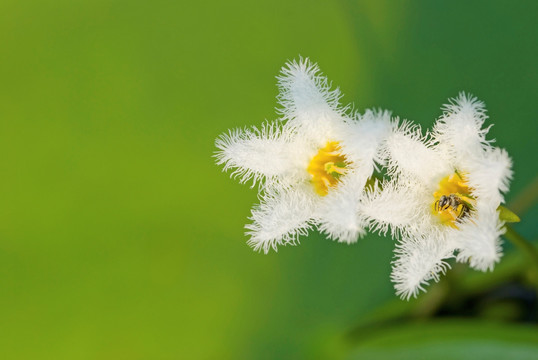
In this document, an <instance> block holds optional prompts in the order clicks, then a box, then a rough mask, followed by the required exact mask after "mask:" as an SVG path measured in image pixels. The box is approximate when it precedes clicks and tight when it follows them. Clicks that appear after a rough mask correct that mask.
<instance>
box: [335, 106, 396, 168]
mask: <svg viewBox="0 0 538 360" xmlns="http://www.w3.org/2000/svg"><path fill="white" fill-rule="evenodd" d="M357 117H358V120H348V121H347V122H346V128H345V131H342V135H341V147H342V150H343V151H344V153H345V154H346V155H347V156H348V157H349V159H350V160H351V161H353V166H354V167H355V168H357V169H360V171H361V172H366V173H370V174H371V173H373V171H374V170H378V168H377V164H382V163H383V159H381V157H380V145H381V143H382V142H383V141H384V140H385V139H386V138H387V137H388V136H389V134H390V133H391V131H392V129H393V127H394V125H393V124H392V123H391V121H390V112H389V111H381V110H379V111H376V110H366V112H365V114H364V115H357Z"/></svg>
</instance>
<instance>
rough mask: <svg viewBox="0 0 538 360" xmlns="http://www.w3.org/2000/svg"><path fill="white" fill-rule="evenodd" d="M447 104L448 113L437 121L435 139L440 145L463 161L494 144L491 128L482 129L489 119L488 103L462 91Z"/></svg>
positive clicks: (446, 111) (434, 132)
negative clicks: (488, 135) (489, 132)
mask: <svg viewBox="0 0 538 360" xmlns="http://www.w3.org/2000/svg"><path fill="white" fill-rule="evenodd" d="M449 101H450V103H449V104H448V105H445V106H444V107H443V110H444V114H443V115H442V116H441V117H440V118H439V120H438V121H437V122H436V124H435V126H434V130H433V134H434V139H435V140H436V141H437V142H438V143H439V146H440V147H442V148H443V149H446V150H447V151H449V152H450V153H451V155H452V156H453V157H454V159H455V160H456V161H457V162H459V161H461V160H464V159H466V158H467V157H469V156H471V157H472V156H475V155H476V154H479V153H480V152H481V150H482V149H487V148H489V147H490V146H491V143H492V142H493V140H491V141H488V140H487V139H486V135H487V133H488V131H489V128H490V127H491V126H490V127H487V128H482V126H483V125H484V122H485V120H486V119H487V118H488V116H487V115H486V109H485V107H484V103H483V102H481V101H479V100H478V99H477V98H475V97H473V96H471V95H468V94H465V93H460V94H459V96H458V97H457V98H455V99H451V100H449Z"/></svg>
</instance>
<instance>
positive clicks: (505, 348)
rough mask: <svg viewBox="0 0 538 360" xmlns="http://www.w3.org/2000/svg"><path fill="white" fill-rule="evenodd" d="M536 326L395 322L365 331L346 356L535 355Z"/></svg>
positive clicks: (396, 359)
mask: <svg viewBox="0 0 538 360" xmlns="http://www.w3.org/2000/svg"><path fill="white" fill-rule="evenodd" d="M537 331H538V328H537V327H536V326H532V325H514V324H509V323H499V322H489V321H477V320H462V319H458V320H438V321H431V322H414V323H407V324H397V325H394V326H390V327H387V328H383V329H379V330H378V331H373V332H371V333H370V334H368V335H365V337H363V339H361V341H359V343H358V344H357V345H356V346H355V347H354V348H353V349H352V350H351V352H350V356H349V357H348V358H347V360H356V359H357V360H358V359H369V360H376V359H391V360H404V359H413V360H416V359H436V360H443V359H447V360H448V359H459V360H466V359H469V360H478V359H488V360H489V359H529V360H530V359H536V354H538V343H537V342H536V334H537Z"/></svg>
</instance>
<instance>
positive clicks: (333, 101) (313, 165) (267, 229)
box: [215, 59, 391, 253]
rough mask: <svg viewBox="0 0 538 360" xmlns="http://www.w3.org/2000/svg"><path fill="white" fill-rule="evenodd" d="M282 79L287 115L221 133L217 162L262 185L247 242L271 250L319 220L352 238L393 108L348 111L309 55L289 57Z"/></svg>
mask: <svg viewBox="0 0 538 360" xmlns="http://www.w3.org/2000/svg"><path fill="white" fill-rule="evenodd" d="M278 85H279V88H280V95H279V97H278V99H279V102H280V104H281V106H282V108H281V109H279V111H280V113H281V114H282V118H281V119H279V120H277V121H275V122H266V123H265V124H263V125H262V127H261V129H257V128H255V127H252V128H247V129H236V130H232V131H229V132H228V133H227V134H224V135H221V136H220V137H219V138H218V139H217V141H216V146H217V148H218V149H219V151H218V152H217V153H216V155H215V156H216V158H217V163H218V164H221V165H224V170H228V169H232V170H233V171H232V176H233V177H237V178H239V181H240V182H242V183H244V182H247V181H250V180H252V182H253V186H254V184H256V183H258V184H259V185H260V187H259V189H260V196H259V197H260V204H259V205H257V206H255V207H254V209H253V210H252V217H251V218H250V219H251V220H252V223H251V224H248V225H246V228H247V230H248V231H247V234H248V235H250V240H249V241H248V243H249V244H250V245H251V246H252V247H253V248H254V249H255V250H262V249H263V251H264V252H265V253H267V252H268V251H269V249H270V248H273V249H274V250H277V245H280V244H284V245H285V244H292V245H293V244H296V243H297V242H298V237H299V236H300V235H306V234H307V233H308V231H309V230H310V229H311V228H312V227H313V226H316V227H318V229H319V230H321V231H322V232H324V233H325V234H327V236H328V237H329V238H331V239H334V240H338V241H339V242H346V243H352V242H354V241H356V240H357V237H358V236H360V235H363V234H364V232H365V230H364V220H362V218H361V216H360V214H359V213H358V210H357V208H358V203H359V201H360V198H361V197H362V196H363V195H364V187H365V184H366V182H367V181H368V179H369V178H370V176H371V175H372V173H373V171H374V169H375V167H376V165H375V161H376V160H378V157H379V153H378V144H379V143H380V141H381V139H382V138H383V137H384V136H385V135H386V134H388V132H389V131H390V126H391V125H390V114H389V113H387V112H381V111H379V112H373V111H367V112H366V113H365V114H364V115H357V114H356V115H354V116H353V117H350V116H348V115H346V110H347V108H342V107H341V106H340V104H339V99H340V97H341V94H340V91H339V90H338V89H334V90H331V86H330V84H329V83H328V81H327V79H326V78H325V77H324V76H322V75H321V74H320V73H319V69H318V67H317V65H315V64H312V63H310V61H309V60H308V59H304V60H302V59H301V60H300V61H299V62H291V63H288V64H287V66H286V67H284V68H283V69H282V72H281V75H280V76H279V77H278Z"/></svg>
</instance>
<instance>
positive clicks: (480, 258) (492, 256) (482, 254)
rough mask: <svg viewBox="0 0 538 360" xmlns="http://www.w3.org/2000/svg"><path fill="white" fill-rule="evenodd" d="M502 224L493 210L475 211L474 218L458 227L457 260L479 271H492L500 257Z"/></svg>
mask: <svg viewBox="0 0 538 360" xmlns="http://www.w3.org/2000/svg"><path fill="white" fill-rule="evenodd" d="M503 225H504V224H503V222H502V221H500V220H499V214H498V213H497V211H495V209H491V208H486V209H477V211H476V214H475V216H473V218H472V219H469V221H467V222H465V223H464V224H461V225H459V226H458V227H459V231H457V235H456V236H457V238H456V240H457V242H458V249H459V253H458V256H457V260H458V261H459V262H467V263H469V265H470V266H471V267H472V268H474V269H476V270H480V271H487V270H493V267H494V265H495V263H497V262H498V261H499V260H500V258H501V256H502V246H501V238H500V237H501V235H502V234H504V232H505V230H504V228H503Z"/></svg>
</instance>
